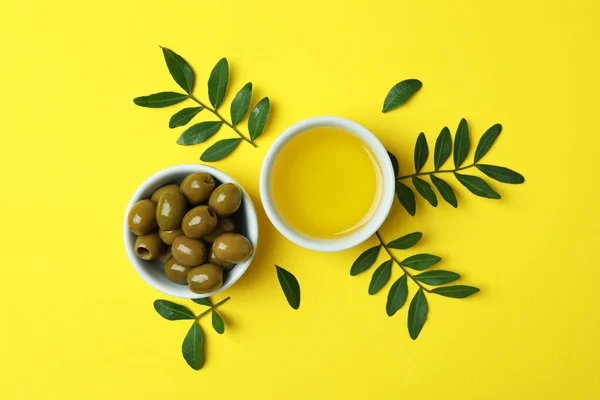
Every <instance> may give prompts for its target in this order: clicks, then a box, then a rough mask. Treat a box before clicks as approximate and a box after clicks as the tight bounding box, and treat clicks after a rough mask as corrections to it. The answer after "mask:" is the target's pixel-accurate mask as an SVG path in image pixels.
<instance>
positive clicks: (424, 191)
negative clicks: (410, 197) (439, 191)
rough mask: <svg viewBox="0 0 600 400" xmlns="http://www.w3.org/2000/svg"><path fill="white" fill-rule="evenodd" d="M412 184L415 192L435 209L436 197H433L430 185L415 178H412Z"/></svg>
mask: <svg viewBox="0 0 600 400" xmlns="http://www.w3.org/2000/svg"><path fill="white" fill-rule="evenodd" d="M412 183H413V185H415V189H417V192H419V194H420V195H421V196H423V198H424V199H425V200H427V201H428V202H429V204H431V205H432V206H434V207H437V205H438V201H437V196H436V195H435V192H434V191H433V189H431V185H430V184H429V183H427V182H426V181H424V180H423V179H421V178H417V177H416V176H413V178H412Z"/></svg>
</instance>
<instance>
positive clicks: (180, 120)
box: [169, 106, 204, 128]
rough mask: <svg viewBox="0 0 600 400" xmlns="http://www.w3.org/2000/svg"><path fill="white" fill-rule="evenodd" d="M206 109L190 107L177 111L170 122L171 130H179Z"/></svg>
mask: <svg viewBox="0 0 600 400" xmlns="http://www.w3.org/2000/svg"><path fill="white" fill-rule="evenodd" d="M203 108H204V107H202V106H200V107H189V108H184V109H183V110H179V111H177V112H176V113H175V114H173V116H172V117H171V119H170V120H169V128H177V127H178V126H183V125H185V124H187V123H188V122H190V121H191V120H192V118H194V116H196V114H198V113H199V112H200V111H202V109H203Z"/></svg>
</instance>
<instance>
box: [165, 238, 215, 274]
mask: <svg viewBox="0 0 600 400" xmlns="http://www.w3.org/2000/svg"><path fill="white" fill-rule="evenodd" d="M206 252H207V249H206V245H205V244H204V242H202V241H200V240H196V239H190V238H189V237H187V236H177V237H176V238H175V240H173V246H171V253H173V257H175V259H176V260H177V261H179V262H180V263H182V264H184V265H188V266H190V267H195V266H197V265H200V264H202V263H203V262H204V261H205V260H206Z"/></svg>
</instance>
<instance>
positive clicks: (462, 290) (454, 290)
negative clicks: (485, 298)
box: [431, 285, 479, 299]
mask: <svg viewBox="0 0 600 400" xmlns="http://www.w3.org/2000/svg"><path fill="white" fill-rule="evenodd" d="M477 292H479V289H477V288H476V287H473V286H465V285H455V286H444V287H439V288H435V289H432V290H431V293H435V294H439V295H440V296H444V297H453V298H455V299H464V298H465V297H469V296H470V295H472V294H475V293H477Z"/></svg>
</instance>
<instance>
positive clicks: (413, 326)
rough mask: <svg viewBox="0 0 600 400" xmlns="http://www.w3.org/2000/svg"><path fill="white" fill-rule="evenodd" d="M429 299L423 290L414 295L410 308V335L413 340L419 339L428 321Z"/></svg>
mask: <svg viewBox="0 0 600 400" xmlns="http://www.w3.org/2000/svg"><path fill="white" fill-rule="evenodd" d="M427 311H428V308H427V299H426V298H425V293H423V289H419V290H418V291H417V293H416V294H415V295H414V297H413V299H412V300H411V302H410V306H409V308H408V333H409V334H410V337H411V339H413V340H415V339H416V338H417V337H419V333H421V329H423V325H425V321H426V320H427Z"/></svg>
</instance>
